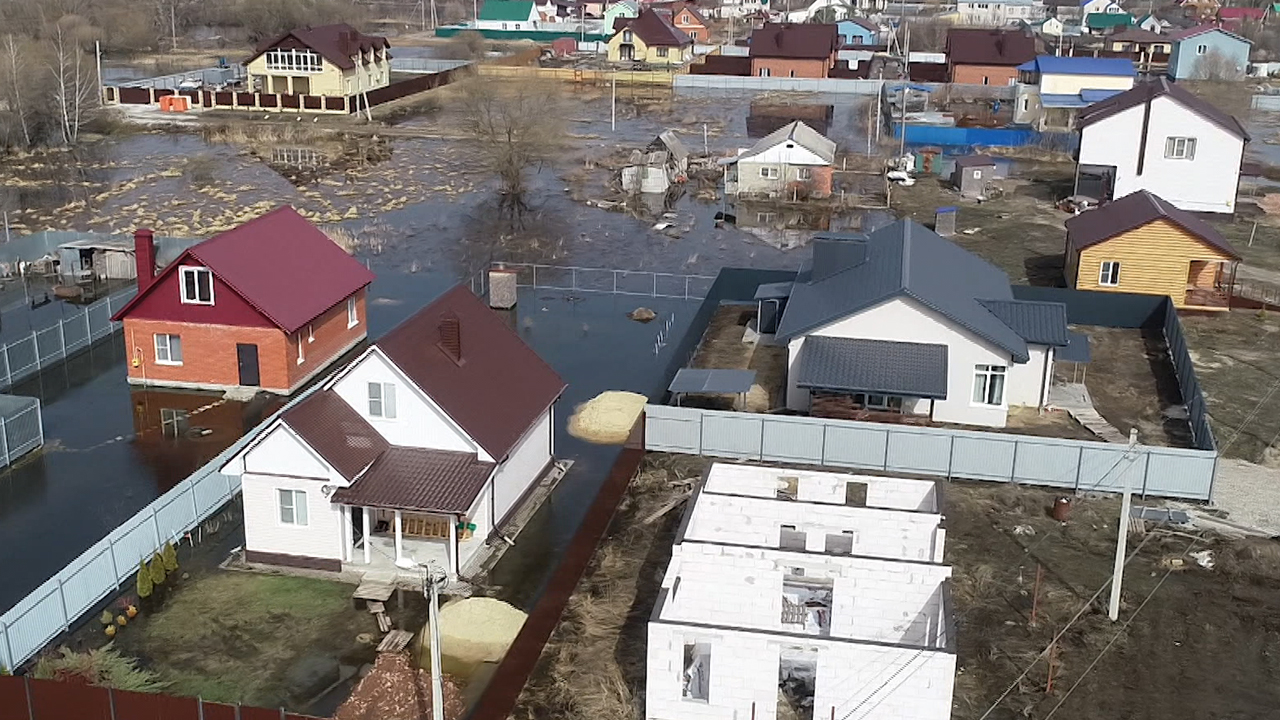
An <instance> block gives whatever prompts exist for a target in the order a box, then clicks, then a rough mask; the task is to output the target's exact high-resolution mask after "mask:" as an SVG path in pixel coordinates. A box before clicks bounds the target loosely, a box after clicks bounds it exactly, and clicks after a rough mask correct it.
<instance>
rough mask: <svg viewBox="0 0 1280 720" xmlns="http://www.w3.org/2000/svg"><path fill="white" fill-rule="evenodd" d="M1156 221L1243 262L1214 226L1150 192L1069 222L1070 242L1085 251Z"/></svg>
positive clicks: (1110, 203)
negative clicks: (1162, 222) (1175, 226)
mask: <svg viewBox="0 0 1280 720" xmlns="http://www.w3.org/2000/svg"><path fill="white" fill-rule="evenodd" d="M1155 220H1168V221H1169V222H1171V223H1173V224H1174V225H1177V226H1178V227H1180V228H1182V229H1183V230H1185V231H1186V232H1187V233H1188V234H1190V235H1193V236H1195V237H1197V238H1199V239H1200V240H1201V241H1203V242H1204V243H1205V244H1206V245H1210V246H1212V247H1215V248H1217V249H1218V250H1220V251H1222V252H1223V253H1226V254H1227V255H1229V256H1231V257H1233V258H1235V259H1239V258H1240V255H1239V254H1238V253H1237V252H1236V250H1235V248H1233V247H1231V243H1229V242H1227V239H1226V238H1224V237H1222V234H1221V233H1219V232H1218V231H1217V230H1216V229H1215V228H1214V227H1213V226H1212V225H1210V224H1209V223H1207V222H1205V221H1204V220H1201V219H1200V218H1198V217H1196V216H1195V215H1192V214H1191V213H1189V212H1187V211H1186V210H1179V209H1178V208H1176V207H1174V206H1172V205H1170V204H1169V203H1168V202H1167V201H1165V200H1163V199H1161V198H1160V197H1158V196H1156V195H1153V194H1152V193H1149V192H1147V191H1146V190H1139V191H1137V192H1135V193H1130V194H1128V195H1125V196H1124V197H1122V198H1120V199H1119V200H1115V201H1113V202H1109V203H1107V204H1106V205H1103V206H1102V207H1099V208H1094V209H1093V210H1086V211H1085V212H1082V213H1080V214H1079V215H1076V216H1075V217H1073V218H1070V219H1068V220H1067V241H1068V242H1070V243H1071V244H1072V245H1074V246H1075V248H1076V249H1077V250H1084V249H1085V248H1087V247H1090V246H1093V245H1097V244H1098V243H1100V242H1105V241H1107V240H1110V239H1111V238H1113V237H1115V236H1117V235H1120V234H1122V233H1126V232H1129V231H1130V230H1133V229H1135V228H1139V227H1142V226H1143V225H1146V224H1147V223H1150V222H1153V221H1155Z"/></svg>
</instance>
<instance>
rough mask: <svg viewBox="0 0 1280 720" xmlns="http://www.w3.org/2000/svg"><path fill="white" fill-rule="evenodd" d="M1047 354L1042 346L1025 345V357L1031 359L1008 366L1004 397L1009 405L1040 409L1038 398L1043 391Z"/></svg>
mask: <svg viewBox="0 0 1280 720" xmlns="http://www.w3.org/2000/svg"><path fill="white" fill-rule="evenodd" d="M1048 354H1049V353H1048V350H1047V348H1045V346H1043V345H1027V355H1029V356H1031V359H1030V360H1029V361H1027V362H1025V363H1015V364H1013V365H1010V366H1009V381H1008V383H1007V384H1006V385H1005V397H1006V402H1008V403H1009V405H1011V406H1012V405H1030V406H1032V407H1040V397H1041V394H1042V392H1043V390H1044V377H1045V372H1044V364H1045V360H1046V357H1047V356H1048Z"/></svg>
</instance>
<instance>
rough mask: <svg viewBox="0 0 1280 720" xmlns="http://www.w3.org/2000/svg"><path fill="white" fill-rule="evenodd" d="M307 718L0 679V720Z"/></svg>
mask: <svg viewBox="0 0 1280 720" xmlns="http://www.w3.org/2000/svg"><path fill="white" fill-rule="evenodd" d="M71 718H75V720H156V719H157V718H163V720H313V718H312V716H310V715H299V714H297V713H291V712H285V711H284V710H283V709H280V708H276V709H267V708H257V707H243V706H240V705H224V704H223V703H215V702H208V701H206V700H200V699H198V698H187V697H175V696H173V695H159V694H153V693H138V692H128V691H125V690H111V689H109V688H104V687H95V686H92V685H82V684H79V683H72V682H60V681H57V680H36V679H33V678H30V677H26V676H23V677H11V676H0V720H10V719H12V720H69V719H71Z"/></svg>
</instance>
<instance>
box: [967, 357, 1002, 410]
mask: <svg viewBox="0 0 1280 720" xmlns="http://www.w3.org/2000/svg"><path fill="white" fill-rule="evenodd" d="M1007 369H1008V368H1006V367H1005V366H1004V365H975V366H974V368H973V402H974V403H975V404H978V405H1003V404H1004V375H1005V371H1006V370H1007Z"/></svg>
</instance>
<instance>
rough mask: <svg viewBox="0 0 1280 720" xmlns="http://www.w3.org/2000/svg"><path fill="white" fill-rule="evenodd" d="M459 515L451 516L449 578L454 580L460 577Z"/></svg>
mask: <svg viewBox="0 0 1280 720" xmlns="http://www.w3.org/2000/svg"><path fill="white" fill-rule="evenodd" d="M458 520H459V519H458V516H457V515H450V516H449V548H448V552H449V568H448V570H449V579H450V580H454V579H456V578H457V577H458V571H459V570H461V568H459V567H458Z"/></svg>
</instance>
